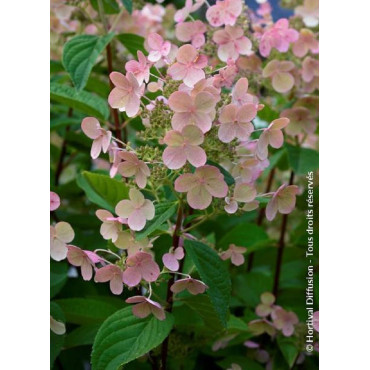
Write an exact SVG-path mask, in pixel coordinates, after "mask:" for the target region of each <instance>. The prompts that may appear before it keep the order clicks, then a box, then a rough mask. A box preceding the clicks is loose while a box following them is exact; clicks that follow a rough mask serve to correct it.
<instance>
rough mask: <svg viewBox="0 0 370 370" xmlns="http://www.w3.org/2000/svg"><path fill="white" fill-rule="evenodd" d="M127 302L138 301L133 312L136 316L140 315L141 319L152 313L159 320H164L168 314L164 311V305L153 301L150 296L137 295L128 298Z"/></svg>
mask: <svg viewBox="0 0 370 370" xmlns="http://www.w3.org/2000/svg"><path fill="white" fill-rule="evenodd" d="M126 302H127V303H137V304H136V305H135V306H133V307H132V313H133V314H134V315H135V316H136V317H139V318H140V319H144V318H145V317H147V316H149V315H150V314H151V313H152V314H153V315H154V316H155V317H156V318H157V319H158V320H164V319H165V318H166V314H165V312H164V309H163V307H162V306H161V305H160V304H159V303H158V302H155V301H152V300H151V299H149V298H146V297H143V296H140V295H137V296H134V297H130V298H127V299H126Z"/></svg>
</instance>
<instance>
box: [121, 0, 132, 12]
mask: <svg viewBox="0 0 370 370" xmlns="http://www.w3.org/2000/svg"><path fill="white" fill-rule="evenodd" d="M122 4H123V6H124V7H125V8H126V10H127V11H128V12H129V13H130V14H132V0H122Z"/></svg>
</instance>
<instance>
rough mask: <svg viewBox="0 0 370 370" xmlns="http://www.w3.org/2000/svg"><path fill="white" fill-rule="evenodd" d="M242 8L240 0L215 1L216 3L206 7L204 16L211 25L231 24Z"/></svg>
mask: <svg viewBox="0 0 370 370" xmlns="http://www.w3.org/2000/svg"><path fill="white" fill-rule="evenodd" d="M242 9H243V3H242V2H241V0H224V1H220V0H217V1H216V5H212V6H211V7H209V8H208V10H207V13H206V18H207V20H208V22H209V23H210V25H211V26H213V27H220V26H222V25H230V26H233V25H234V24H235V22H236V19H237V18H238V17H239V15H240V14H241V12H242Z"/></svg>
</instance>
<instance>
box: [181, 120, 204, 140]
mask: <svg viewBox="0 0 370 370" xmlns="http://www.w3.org/2000/svg"><path fill="white" fill-rule="evenodd" d="M181 134H182V137H183V138H184V140H186V142H187V143H188V144H190V145H200V144H202V143H203V140H204V135H203V132H202V130H201V129H200V128H198V127H197V126H193V125H188V126H186V127H184V128H183V130H182V132H181Z"/></svg>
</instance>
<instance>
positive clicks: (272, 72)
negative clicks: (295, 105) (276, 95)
mask: <svg viewBox="0 0 370 370" xmlns="http://www.w3.org/2000/svg"><path fill="white" fill-rule="evenodd" d="M293 69H294V63H293V62H291V61H280V60H276V59H274V60H272V61H271V62H269V63H268V64H267V65H266V67H265V68H264V69H263V72H262V76H263V77H269V78H271V82H272V87H273V88H274V90H276V91H277V92H280V93H286V92H288V91H289V90H291V88H292V87H293V86H294V77H293V75H292V74H291V73H289V72H290V71H292V70H293Z"/></svg>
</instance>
